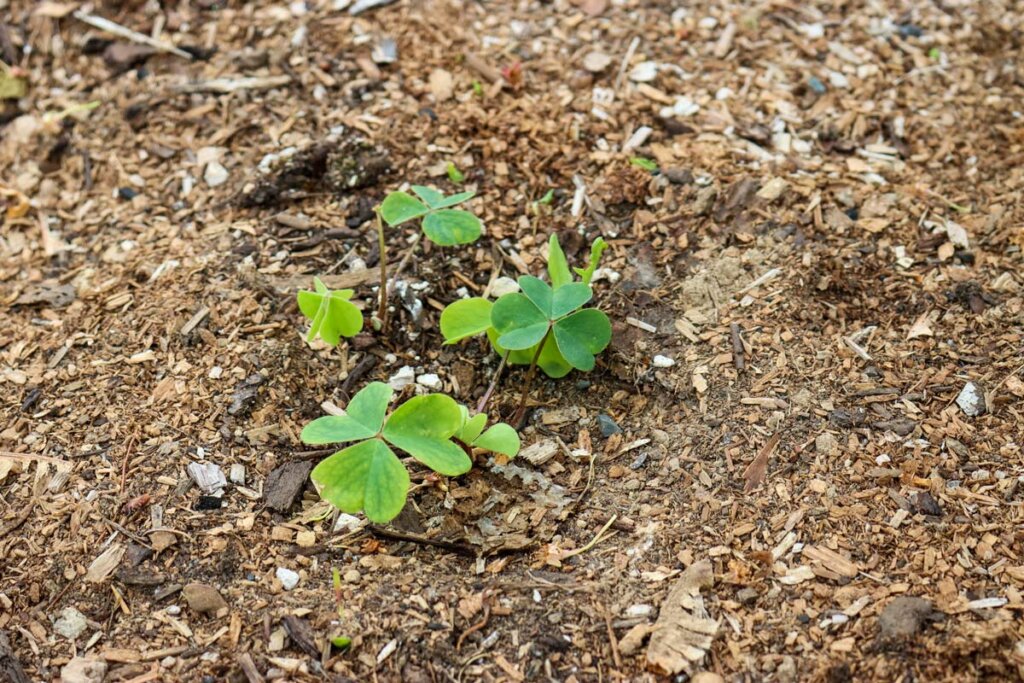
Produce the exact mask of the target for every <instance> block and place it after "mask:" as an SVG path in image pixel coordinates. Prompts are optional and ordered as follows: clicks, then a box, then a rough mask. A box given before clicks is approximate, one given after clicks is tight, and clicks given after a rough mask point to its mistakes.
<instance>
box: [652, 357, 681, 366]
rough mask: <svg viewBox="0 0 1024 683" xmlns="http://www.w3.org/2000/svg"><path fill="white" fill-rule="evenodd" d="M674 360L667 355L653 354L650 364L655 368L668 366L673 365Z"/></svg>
mask: <svg viewBox="0 0 1024 683" xmlns="http://www.w3.org/2000/svg"><path fill="white" fill-rule="evenodd" d="M675 364H676V362H675V361H674V360H672V359H671V358H669V357H668V356H660V355H659V356H655V357H654V361H653V362H652V365H654V367H656V368H670V367H672V366H673V365H675Z"/></svg>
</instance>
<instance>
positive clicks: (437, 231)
mask: <svg viewBox="0 0 1024 683" xmlns="http://www.w3.org/2000/svg"><path fill="white" fill-rule="evenodd" d="M423 233H424V234H425V235H426V236H427V237H428V238H429V239H430V241H431V242H433V243H434V244H438V245H440V246H442V247H450V246H453V245H456V244H469V243H470V242H474V241H476V240H477V239H478V238H479V237H480V235H481V233H483V224H482V223H481V222H480V219H479V218H477V217H476V216H474V215H473V214H471V213H470V212H469V211H464V210H462V209H438V210H436V211H431V212H430V213H429V214H427V216H426V217H425V218H424V219H423Z"/></svg>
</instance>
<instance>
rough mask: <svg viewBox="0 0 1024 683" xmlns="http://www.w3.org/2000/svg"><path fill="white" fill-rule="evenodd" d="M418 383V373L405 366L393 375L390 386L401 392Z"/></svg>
mask: <svg viewBox="0 0 1024 683" xmlns="http://www.w3.org/2000/svg"><path fill="white" fill-rule="evenodd" d="M415 381H416V371H415V370H413V369H412V368H411V367H410V366H408V365H403V366H402V367H401V368H399V370H398V372H396V373H395V374H393V375H391V377H390V378H389V379H388V385H389V386H390V387H391V388H392V389H394V390H395V391H401V390H402V389H405V388H406V387H407V386H409V385H410V384H412V383H413V382H415Z"/></svg>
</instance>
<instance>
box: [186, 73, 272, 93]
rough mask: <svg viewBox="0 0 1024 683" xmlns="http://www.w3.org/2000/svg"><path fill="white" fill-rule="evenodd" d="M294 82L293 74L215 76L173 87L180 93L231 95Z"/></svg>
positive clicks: (268, 88)
mask: <svg viewBox="0 0 1024 683" xmlns="http://www.w3.org/2000/svg"><path fill="white" fill-rule="evenodd" d="M291 82H292V77H291V76H250V77H248V78H214V79H212V80H209V81H199V82H198V83H183V84H181V85H176V86H174V87H172V88H171V90H172V91H174V92H179V93H200V92H208V93H217V94H220V95H230V94H231V93H236V92H240V91H242V90H270V89H271V88H280V87H281V86H284V85H288V84H289V83H291Z"/></svg>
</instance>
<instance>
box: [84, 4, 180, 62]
mask: <svg viewBox="0 0 1024 683" xmlns="http://www.w3.org/2000/svg"><path fill="white" fill-rule="evenodd" d="M73 16H74V17H75V19H78V20H79V21H84V22H85V23H87V24H89V25H90V26H94V27H95V28H98V29H99V30H101V31H106V32H107V33H113V34H114V35H115V36H119V37H121V38H124V39H126V40H131V41H133V42H136V43H142V44H143V45H148V46H150V47H151V48H153V49H155V50H160V51H161V52H170V53H171V54H172V55H177V56H179V57H183V58H185V59H188V60H191V59H192V55H190V54H189V53H187V52H185V51H184V50H182V49H181V48H178V47H174V46H173V45H170V44H169V43H165V42H163V41H162V40H157V39H155V38H150V37H149V36H147V35H145V34H144V33H139V32H137V31H133V30H131V29H130V28H125V27H124V26H121V25H120V24H115V23H114V22H112V21H110V20H109V19H104V18H103V17H97V16H96V15H94V14H89V13H88V12H83V11H81V10H78V11H76V12H75V13H74V14H73Z"/></svg>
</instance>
